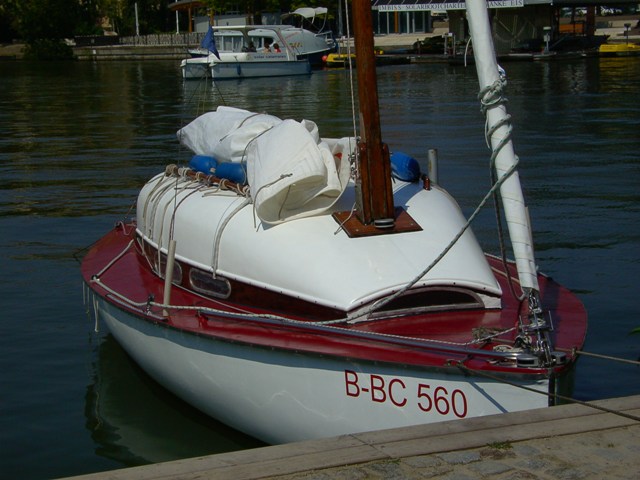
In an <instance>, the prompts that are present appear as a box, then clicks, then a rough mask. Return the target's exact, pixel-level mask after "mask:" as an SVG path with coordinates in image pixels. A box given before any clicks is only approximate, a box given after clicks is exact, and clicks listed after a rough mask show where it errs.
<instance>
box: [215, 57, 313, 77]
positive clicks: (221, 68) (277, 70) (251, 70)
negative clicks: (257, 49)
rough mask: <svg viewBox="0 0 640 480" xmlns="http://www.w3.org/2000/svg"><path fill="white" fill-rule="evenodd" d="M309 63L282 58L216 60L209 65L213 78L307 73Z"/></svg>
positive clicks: (309, 67) (309, 66)
mask: <svg viewBox="0 0 640 480" xmlns="http://www.w3.org/2000/svg"><path fill="white" fill-rule="evenodd" d="M310 73H311V65H310V64H309V62H308V61H306V60H283V61H269V62H217V63H213V64H212V65H211V77H212V78H213V79H214V80H222V79H230V78H257V77H284V76H289V75H308V74H310Z"/></svg>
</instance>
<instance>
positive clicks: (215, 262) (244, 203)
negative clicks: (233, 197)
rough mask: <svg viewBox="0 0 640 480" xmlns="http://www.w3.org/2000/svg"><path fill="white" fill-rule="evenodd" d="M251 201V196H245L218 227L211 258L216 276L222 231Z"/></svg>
mask: <svg viewBox="0 0 640 480" xmlns="http://www.w3.org/2000/svg"><path fill="white" fill-rule="evenodd" d="M250 203H251V198H249V197H247V198H245V199H244V200H243V201H242V202H241V203H240V205H238V206H237V207H236V208H235V209H234V210H233V211H232V212H231V213H230V214H229V215H227V216H226V217H225V219H224V221H223V222H222V224H221V225H220V227H218V229H217V231H216V238H215V240H214V242H213V252H212V259H211V268H212V269H213V276H214V278H215V276H216V272H217V271H218V257H219V253H220V241H221V239H222V233H223V232H224V229H225V228H226V226H227V225H228V224H229V222H230V221H231V219H232V218H233V217H234V216H235V215H236V214H237V213H238V212H240V210H242V209H243V208H244V207H246V206H247V205H249V204H250Z"/></svg>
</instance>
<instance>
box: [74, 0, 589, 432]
mask: <svg viewBox="0 0 640 480" xmlns="http://www.w3.org/2000/svg"><path fill="white" fill-rule="evenodd" d="M466 3H467V14H468V18H469V25H470V29H471V34H472V37H473V44H474V49H473V51H474V55H475V65H476V68H477V71H478V78H479V84H480V91H481V103H482V106H483V109H484V110H485V112H486V117H487V124H486V126H485V128H486V134H487V138H488V141H489V143H490V145H491V146H492V154H491V158H490V161H491V163H492V165H493V172H494V173H493V176H494V181H493V186H492V188H491V190H490V192H489V193H488V194H487V197H486V198H490V197H491V196H492V195H494V194H495V195H499V196H500V198H501V205H502V207H503V210H504V216H505V218H506V223H507V225H508V232H509V237H510V239H511V246H512V250H513V257H514V258H515V259H514V260H513V261H511V260H509V259H508V258H507V254H506V253H503V254H502V255H499V256H493V255H491V254H488V253H485V252H483V251H482V249H481V248H480V246H479V244H478V241H477V240H476V238H475V236H474V235H473V232H472V230H471V228H470V224H471V223H472V221H473V217H474V215H475V214H474V215H471V217H469V218H468V219H467V218H465V216H464V215H463V214H462V212H461V209H460V207H459V206H458V204H457V203H456V202H455V200H454V199H453V198H452V197H451V196H450V195H449V194H448V193H447V192H446V191H445V190H444V189H443V188H442V187H441V186H440V185H438V183H437V175H436V174H435V169H429V171H428V172H422V171H421V169H420V166H419V162H417V161H416V160H415V159H413V158H411V157H409V156H406V155H398V154H397V153H394V154H390V153H389V149H388V147H387V146H386V145H385V144H384V143H383V141H382V135H381V129H380V115H379V111H378V93H377V85H376V81H377V80H376V72H375V57H374V52H373V35H372V28H371V11H370V2H368V1H366V0H353V3H352V7H353V8H352V11H353V16H354V23H355V30H356V32H355V38H356V53H357V55H358V62H357V80H358V98H359V102H358V103H359V108H360V112H359V119H360V130H359V133H358V135H353V136H346V137H344V138H338V139H334V138H324V137H322V136H320V134H319V132H318V127H317V125H315V123H313V122H312V121H309V120H302V121H296V120H291V119H280V118H277V117H274V116H270V115H268V114H264V113H254V112H249V111H245V110H241V109H234V108H230V107H219V108H218V109H217V110H216V111H213V112H208V113H206V114H204V115H202V116H200V117H198V118H196V119H195V120H193V121H192V122H191V123H190V124H188V125H186V126H185V127H183V128H181V129H180V130H179V132H178V137H179V140H180V142H181V143H182V144H183V145H184V146H185V147H188V148H189V149H190V150H191V151H192V152H193V157H192V158H191V159H190V160H189V166H186V165H185V166H178V165H169V166H167V167H166V169H165V170H164V171H163V172H159V173H158V175H157V176H155V177H154V178H152V179H151V180H149V181H148V182H147V183H146V184H145V185H144V186H143V187H142V189H141V191H140V194H139V197H138V201H137V210H136V219H135V221H130V222H128V221H125V222H122V223H119V224H118V225H117V226H116V227H115V228H114V229H112V230H111V231H109V232H108V233H107V234H106V235H105V236H104V237H103V238H101V239H100V240H98V241H97V242H96V244H95V245H94V246H93V247H92V248H91V249H90V250H89V251H88V253H87V255H86V256H85V258H84V259H83V262H82V266H81V271H82V276H83V278H84V282H85V284H86V285H87V287H88V289H89V291H90V295H89V296H88V297H89V298H90V299H91V304H92V306H93V311H94V314H95V317H96V321H97V322H100V323H106V325H107V326H108V328H109V330H110V332H111V333H112V335H113V336H114V337H115V339H116V340H117V341H118V342H119V343H120V344H121V345H122V347H123V348H124V349H125V351H126V352H127V353H128V354H129V355H130V356H131V357H132V358H133V359H134V360H135V361H136V362H137V363H138V364H139V365H140V366H141V367H142V368H143V369H144V370H145V371H146V372H147V373H148V374H149V375H150V376H151V377H152V378H154V379H155V380H156V381H157V382H158V383H160V384H161V385H163V386H164V387H166V388H167V389H168V390H170V391H172V392H173V393H175V394H176V395H177V396H179V397H181V398H182V399H184V400H185V401H186V402H188V403H190V404H192V405H193V406H195V407H197V408H198V409H200V410H201V411H203V412H205V413H206V414H208V415H210V416H212V417H215V418H217V419H218V420H220V421H222V422H224V423H226V424H228V425H229V426H231V427H233V428H235V429H237V430H240V431H242V432H244V433H247V434H249V435H251V436H253V437H256V438H258V439H261V440H263V441H265V442H268V443H271V444H276V443H284V442H291V441H298V440H304V439H311V438H323V437H330V436H335V435H341V434H348V433H355V432H362V431H371V430H379V429H386V428H392V427H400V426H407V425H416V424H426V423H432V422H440V421H445V420H455V419H463V418H469V417H477V416H482V415H489V414H496V413H502V412H514V411H523V414H524V411H526V410H528V409H532V408H538V407H546V406H549V405H554V404H555V403H556V402H557V401H558V399H559V398H561V397H563V394H565V393H566V392H567V391H568V389H569V388H570V385H571V373H572V370H573V369H574V366H575V362H576V355H575V353H574V352H575V351H576V350H579V349H580V348H581V347H582V345H583V342H584V338H585V334H586V327H587V314H586V311H585V308H584V306H583V305H582V303H581V302H580V300H579V299H578V298H577V296H576V295H574V294H573V293H571V292H570V291H569V290H568V289H567V288H565V287H563V286H561V285H559V284H558V283H556V282H555V281H553V280H552V279H551V278H549V277H547V276H545V275H543V274H540V273H539V272H538V271H537V265H536V262H535V257H534V248H533V241H532V228H531V226H530V221H529V216H528V214H527V207H526V204H525V202H524V197H523V194H522V189H521V185H520V181H519V177H518V173H517V170H516V165H517V157H516V155H515V152H514V146H513V143H512V141H511V138H510V131H511V128H510V125H509V117H508V115H507V113H506V108H505V102H504V101H503V99H502V95H501V92H502V90H503V87H504V85H505V82H506V80H505V77H504V72H503V71H502V70H501V69H500V68H499V67H498V65H497V63H496V60H495V52H494V50H493V43H492V37H491V30H490V27H489V20H488V15H487V5H486V2H485V0H468V1H467V2H466Z"/></svg>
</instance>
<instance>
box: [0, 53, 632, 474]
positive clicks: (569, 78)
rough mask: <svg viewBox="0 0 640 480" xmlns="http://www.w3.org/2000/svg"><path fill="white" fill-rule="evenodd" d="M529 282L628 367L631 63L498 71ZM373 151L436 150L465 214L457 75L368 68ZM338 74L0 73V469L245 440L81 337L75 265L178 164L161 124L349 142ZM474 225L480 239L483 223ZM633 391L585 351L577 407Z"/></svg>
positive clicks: (474, 133) (130, 459)
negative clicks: (305, 125)
mask: <svg viewBox="0 0 640 480" xmlns="http://www.w3.org/2000/svg"><path fill="white" fill-rule="evenodd" d="M504 66H505V68H506V70H507V74H508V78H509V85H508V87H507V96H508V98H509V100H510V102H509V104H508V106H507V108H508V110H509V113H511V115H512V116H513V120H514V142H515V149H516V152H517V153H518V155H519V157H520V160H521V169H520V174H521V177H522V179H523V182H524V184H525V189H526V196H527V199H528V201H529V204H530V209H531V216H532V221H533V225H534V231H535V232H534V238H535V241H536V246H537V257H538V263H539V265H540V268H541V270H542V271H544V272H546V273H548V274H550V275H551V276H553V277H555V278H556V279H557V280H559V281H560V282H561V283H563V284H565V285H567V286H568V287H570V288H571V289H573V290H575V291H576V292H578V294H579V295H580V297H581V298H582V300H583V302H584V303H585V304H586V306H587V308H588V310H589V314H590V330H589V335H588V339H587V344H586V346H585V349H586V350H587V351H590V352H596V353H600V354H606V355H613V356H616V357H625V358H631V359H636V358H638V356H639V355H640V335H635V336H633V335H629V332H630V330H632V329H633V328H635V327H640V315H638V313H637V312H638V307H637V303H636V300H637V298H638V297H639V296H640V288H639V287H638V278H639V274H640V104H639V103H638V100H637V98H638V94H639V93H640V59H623V60H616V59H607V60H604V59H603V60H598V59H588V60H578V61H571V62H562V63H561V62H553V63H513V64H506V65H504ZM379 75H380V78H379V83H380V84H379V87H380V103H381V116H382V121H383V133H384V137H385V141H386V142H387V143H389V145H390V146H391V148H392V149H394V150H402V151H405V152H407V153H409V154H412V155H414V156H416V157H418V158H424V157H425V156H426V152H427V150H428V149H429V148H437V149H438V151H439V156H440V183H441V184H442V185H443V186H445V187H446V188H448V189H449V191H450V192H451V193H452V194H453V195H454V196H455V197H456V198H457V199H458V200H459V202H460V204H461V206H462V207H463V209H464V210H465V211H466V212H471V211H472V210H473V208H474V207H475V204H476V203H477V202H478V201H479V200H480V198H481V197H482V195H483V194H484V192H485V191H486V189H487V188H488V153H487V149H486V147H485V144H484V139H483V133H482V132H483V118H482V116H481V114H480V112H479V106H478V103H477V101H476V100H475V97H476V93H477V90H478V87H477V80H476V77H475V72H474V71H473V70H472V69H465V68H463V67H450V66H447V65H440V64H438V65H405V66H397V67H385V68H381V69H379ZM348 85H349V81H348V77H347V76H346V75H345V73H344V72H341V71H336V72H318V73H314V74H313V75H312V76H311V77H308V78H307V77H303V78H281V79H270V80H264V79H261V80H245V81H230V82H222V83H220V84H219V85H217V86H216V87H214V86H212V85H211V84H208V85H205V84H201V83H197V82H196V83H187V84H183V82H182V80H181V79H180V78H179V71H178V68H177V65H176V62H146V63H135V62H113V63H110V62H105V63H100V64H93V63H88V62H87V63H68V64H66V63H65V64H58V63H41V64H30V63H22V62H6V63H2V64H0V127H1V130H0V132H1V135H0V174H1V178H2V181H1V183H0V232H1V234H0V247H1V248H2V252H3V254H2V260H1V263H0V293H1V300H0V302H1V303H0V306H1V309H0V312H2V313H1V316H0V445H2V448H1V449H0V477H2V478H21V479H44V478H55V477H60V476H69V475H77V474H81V473H87V472H95V471H100V470H107V469H114V468H121V467H124V466H132V465H140V464H145V463H149V462H158V461H165V460H171V459H176V458H184V457H191V456H197V455H203V454H207V453H216V452H224V451H229V450H235V449H240V448H251V447H254V446H258V445H260V444H259V443H258V442H256V441H255V440H252V439H250V438H247V437H244V436H242V435H240V434H237V433H235V432H232V431H230V430H229V429H227V428H226V427H224V426H222V425H220V424H218V423H216V422H215V421H213V420H210V419H208V418H207V417H204V416H203V415H201V414H199V413H198V412H197V411H194V410H193V409H191V408H189V407H188V406H186V405H185V404H183V403H182V402H180V401H179V400H177V399H176V398H175V397H173V396H171V395H170V394H168V393H167V392H165V391H164V390H162V389H161V388H160V387H158V386H157V385H156V384H154V383H153V382H152V381H151V380H149V379H148V378H147V377H146V376H145V375H144V374H143V373H141V372H140V370H139V369H137V367H135V366H134V365H133V364H132V363H131V362H130V360H129V359H128V358H127V357H126V356H125V355H124V353H123V352H122V350H121V349H120V348H119V346H118V345H117V344H116V343H115V342H114V341H113V339H112V338H111V337H110V336H109V335H108V332H106V331H100V332H98V333H96V332H94V330H93V327H94V325H93V321H92V319H91V318H90V316H89V315H88V314H87V310H86V308H85V307H84V305H83V295H82V287H81V280H80V274H79V265H78V262H77V261H76V259H75V258H74V254H75V253H76V252H77V251H78V250H80V249H81V248H83V247H86V246H88V245H89V244H91V243H92V242H93V241H95V240H96V239H97V238H98V237H99V236H101V235H102V234H103V233H104V232H106V231H107V230H108V229H109V228H110V227H111V226H112V225H113V223H114V222H115V221H117V220H119V219H121V218H123V217H124V216H125V215H127V213H128V212H129V210H130V208H131V206H132V205H133V202H134V200H135V196H136V192H137V190H138V188H139V187H140V186H141V185H142V183H143V182H144V181H145V180H146V179H147V178H148V177H149V176H151V175H152V174H154V173H156V172H157V171H158V170H159V169H162V168H163V167H164V166H165V165H166V164H167V163H175V162H182V161H185V160H186V159H188V158H189V154H188V152H185V151H184V150H181V149H180V148H179V146H178V144H177V141H176V139H175V131H176V130H177V129H178V128H179V127H180V126H181V125H183V124H185V123H187V122H188V121H189V120H191V119H192V118H193V117H194V116H195V115H197V114H198V113H201V112H203V111H205V110H208V109H212V108H215V107H216V106H217V105H220V104H227V105H233V106H239V107H243V108H248V109H252V110H255V111H266V112H269V113H271V114H274V115H278V116H281V117H287V118H296V119H302V118H307V119H311V120H314V121H316V123H318V125H319V127H320V132H321V134H322V135H323V136H343V135H349V134H350V133H351V132H352V120H351V97H350V95H349V93H348ZM474 229H475V231H476V234H477V235H478V237H479V238H480V239H481V241H482V242H483V243H484V244H485V246H486V248H487V249H493V248H494V247H495V241H494V240H493V237H494V235H493V213H492V212H491V211H489V210H488V211H487V212H485V213H484V214H483V215H481V217H480V218H479V219H478V223H477V225H476V226H475V228H474ZM638 393H640V369H639V368H638V367H635V366H626V365H623V364H618V363H614V362H611V361H603V360H597V359H591V358H583V359H582V360H581V362H580V364H579V366H578V370H577V374H576V388H575V396H576V397H577V398H580V399H583V400H585V399H586V400H591V399H598V398H608V397H615V396H623V395H631V394H638Z"/></svg>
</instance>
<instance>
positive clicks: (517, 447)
mask: <svg viewBox="0 0 640 480" xmlns="http://www.w3.org/2000/svg"><path fill="white" fill-rule="evenodd" d="M593 405H594V406H595V407H598V408H597V409H596V408H592V407H590V406H585V405H576V404H573V405H563V406H558V407H550V408H543V409H536V410H527V411H523V412H516V413H505V414H501V415H490V416H486V417H478V418H470V419H464V420H454V421H450V422H441V423H437V424H430V425H417V426H412V427H404V428H396V429H391V430H382V431H376V432H365V433H359V434H352V435H343V436H340V437H335V438H327V439H320V440H309V441H305V442H297V443H290V444H285V445H275V446H271V447H263V448H257V449H252V450H243V451H237V452H231V453H223V454H217V455H210V456H204V457H198V458H192V459H185V460H178V461H173V462H166V463H158V464H154V465H147V466H142V467H135V468H127V469H121V470H113V471H110V472H100V473H94V474H90V475H82V476H78V477H73V479H74V480H134V479H135V480H164V479H175V480H195V479H198V480H209V479H210V480H227V479H229V480H231V479H233V480H253V479H268V480H343V479H344V480H347V479H348V480H359V479H367V480H377V479H380V480H382V479H384V480H394V479H404V480H414V479H416V480H417V479H428V478H438V479H450V480H454V479H455V480H464V479H479V478H491V479H496V480H502V479H505V480H507V479H511V480H516V479H540V480H552V479H553V480H573V479H576V480H578V479H579V480H585V479H586V480H596V479H597V480H600V479H603V478H608V479H609V478H611V479H621V480H626V479H629V480H637V478H640V395H638V396H631V397H624V398H616V399H609V400H601V401H597V402H593ZM612 412H616V413H612Z"/></svg>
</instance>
